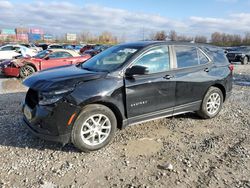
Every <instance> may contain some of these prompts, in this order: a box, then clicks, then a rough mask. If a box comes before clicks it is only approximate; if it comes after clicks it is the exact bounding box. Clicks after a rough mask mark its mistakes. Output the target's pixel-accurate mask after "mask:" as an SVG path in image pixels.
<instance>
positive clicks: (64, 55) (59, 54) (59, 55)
mask: <svg viewBox="0 0 250 188" xmlns="http://www.w3.org/2000/svg"><path fill="white" fill-rule="evenodd" d="M67 57H72V55H71V54H69V53H68V52H54V53H51V54H49V58H50V59H57V58H67Z"/></svg>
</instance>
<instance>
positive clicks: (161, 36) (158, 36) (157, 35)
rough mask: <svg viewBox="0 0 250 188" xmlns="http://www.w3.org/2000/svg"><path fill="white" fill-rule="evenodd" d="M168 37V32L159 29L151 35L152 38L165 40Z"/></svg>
mask: <svg viewBox="0 0 250 188" xmlns="http://www.w3.org/2000/svg"><path fill="white" fill-rule="evenodd" d="M166 38H167V34H166V32H165V31H158V32H156V33H153V34H152V36H151V39H152V40H158V41H165V40H166Z"/></svg>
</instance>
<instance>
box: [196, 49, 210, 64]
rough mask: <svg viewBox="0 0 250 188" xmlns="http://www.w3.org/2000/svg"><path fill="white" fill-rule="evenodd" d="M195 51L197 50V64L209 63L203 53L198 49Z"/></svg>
mask: <svg viewBox="0 0 250 188" xmlns="http://www.w3.org/2000/svg"><path fill="white" fill-rule="evenodd" d="M197 51H198V57H199V64H200V65H204V64H207V63H209V59H208V58H207V57H206V56H205V54H204V53H202V52H201V51H200V50H197Z"/></svg>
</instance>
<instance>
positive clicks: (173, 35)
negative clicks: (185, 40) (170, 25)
mask: <svg viewBox="0 0 250 188" xmlns="http://www.w3.org/2000/svg"><path fill="white" fill-rule="evenodd" d="M169 39H170V40H171V41H177V40H178V35H177V33H176V31H174V30H171V31H170V32H169Z"/></svg>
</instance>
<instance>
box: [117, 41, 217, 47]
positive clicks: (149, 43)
mask: <svg viewBox="0 0 250 188" xmlns="http://www.w3.org/2000/svg"><path fill="white" fill-rule="evenodd" d="M159 44H166V45H188V46H195V47H213V48H215V47H216V48H219V47H218V46H213V45H210V44H201V43H192V42H177V41H138V42H131V43H124V44H120V46H130V47H141V48H144V47H148V46H154V45H159Z"/></svg>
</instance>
